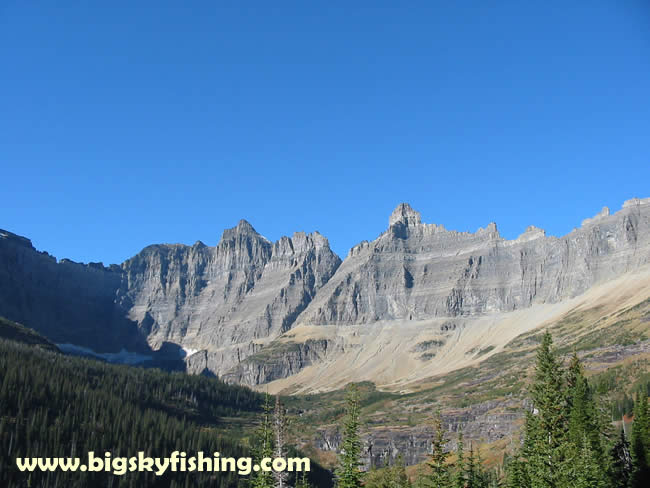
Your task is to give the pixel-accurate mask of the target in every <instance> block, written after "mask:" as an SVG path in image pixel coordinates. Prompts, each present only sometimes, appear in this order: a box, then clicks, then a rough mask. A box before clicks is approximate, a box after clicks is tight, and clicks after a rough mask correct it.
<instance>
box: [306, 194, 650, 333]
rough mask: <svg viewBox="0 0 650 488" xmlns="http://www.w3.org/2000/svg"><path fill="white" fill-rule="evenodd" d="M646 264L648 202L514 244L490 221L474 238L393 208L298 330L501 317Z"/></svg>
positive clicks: (649, 257) (649, 255)
mask: <svg viewBox="0 0 650 488" xmlns="http://www.w3.org/2000/svg"><path fill="white" fill-rule="evenodd" d="M647 263H650V200H649V199H644V200H640V199H634V200H631V201H628V202H626V203H625V205H624V206H623V209H622V210H620V211H619V212H617V213H616V214H614V215H609V211H608V210H607V209H604V210H603V211H602V212H601V213H600V214H599V215H597V216H596V217H594V218H593V219H587V220H586V221H585V222H584V223H583V226H582V227H581V228H580V229H576V230H574V231H573V232H571V233H570V234H568V235H566V236H564V237H562V238H557V237H547V236H546V235H545V232H544V231H543V230H542V229H538V228H536V227H534V226H531V227H529V228H528V229H526V231H525V232H524V234H522V235H521V236H520V237H519V238H517V239H515V240H506V239H504V238H502V237H501V236H500V235H499V232H498V231H497V228H496V225H495V224H490V225H488V226H487V227H486V228H484V229H479V230H478V231H477V232H476V233H469V232H456V231H449V230H446V229H445V228H444V227H442V226H439V225H435V224H424V223H422V222H421V219H420V214H419V213H418V212H416V211H414V210H413V209H412V208H411V207H410V206H409V205H407V204H401V205H400V206H398V207H397V208H396V209H395V211H394V212H393V214H392V215H391V216H390V218H389V227H388V230H386V231H385V232H384V233H383V234H382V235H381V236H379V238H377V239H376V240H375V241H373V242H363V243H361V244H359V245H357V246H355V247H354V248H352V249H351V251H350V253H349V255H348V257H347V258H346V260H345V261H344V262H343V264H342V265H341V266H340V268H339V269H338V271H337V272H336V274H335V275H334V276H333V277H332V279H331V280H330V281H329V282H328V283H327V284H326V285H325V286H324V287H323V289H322V290H321V291H320V292H319V293H318V296H317V297H316V299H315V300H313V301H312V302H311V303H310V305H309V307H308V308H307V309H306V310H305V311H304V312H303V313H302V314H301V315H300V317H298V320H297V323H299V324H313V325H323V324H338V325H345V324H364V323H372V322H377V321H390V320H418V319H419V320H422V319H427V318H434V317H458V316H472V315H480V314H488V313H492V312H505V311H512V310H517V309H521V308H524V307H528V306H530V305H532V304H534V303H555V302H558V301H561V300H564V299H567V298H571V297H574V296H576V295H579V294H581V293H583V292H584V291H586V290H587V289H588V288H589V287H591V286H593V285H594V284H596V283H600V282H603V281H606V280H609V279H612V278H615V277H617V276H620V275H622V274H624V273H626V272H628V271H633V270H635V269H636V268H638V267H640V266H643V265H645V264H647Z"/></svg>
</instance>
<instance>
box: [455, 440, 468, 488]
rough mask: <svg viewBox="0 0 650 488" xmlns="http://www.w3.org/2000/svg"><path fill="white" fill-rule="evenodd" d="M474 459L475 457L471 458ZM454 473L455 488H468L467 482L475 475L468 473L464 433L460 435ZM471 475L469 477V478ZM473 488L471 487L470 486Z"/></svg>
mask: <svg viewBox="0 0 650 488" xmlns="http://www.w3.org/2000/svg"><path fill="white" fill-rule="evenodd" d="M470 457H473V456H470ZM455 468H456V469H455V471H454V482H453V484H452V486H453V487H454V488H466V487H468V484H467V481H468V479H471V476H472V475H473V473H472V472H471V471H470V472H469V473H468V472H467V471H468V469H467V468H468V466H467V463H466V462H465V453H464V446H463V432H462V431H461V432H459V433H458V445H457V447H456V467H455ZM468 475H469V476H468ZM469 486H470V487H471V485H469Z"/></svg>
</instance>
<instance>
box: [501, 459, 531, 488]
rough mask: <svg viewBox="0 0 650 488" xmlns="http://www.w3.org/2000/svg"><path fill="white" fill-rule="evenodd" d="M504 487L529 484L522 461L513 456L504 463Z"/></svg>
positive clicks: (524, 486) (520, 487)
mask: <svg viewBox="0 0 650 488" xmlns="http://www.w3.org/2000/svg"><path fill="white" fill-rule="evenodd" d="M505 486H506V488H528V487H530V486H531V484H530V480H529V479H528V472H527V470H526V466H525V464H524V462H523V461H522V460H521V458H520V457H519V456H515V457H513V458H511V459H510V460H509V461H508V464H507V465H506V483H505Z"/></svg>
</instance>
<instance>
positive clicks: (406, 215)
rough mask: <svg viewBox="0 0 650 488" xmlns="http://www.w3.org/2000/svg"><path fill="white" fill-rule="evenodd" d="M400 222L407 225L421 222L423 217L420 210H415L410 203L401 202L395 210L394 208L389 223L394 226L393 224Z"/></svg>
mask: <svg viewBox="0 0 650 488" xmlns="http://www.w3.org/2000/svg"><path fill="white" fill-rule="evenodd" d="M400 223H401V224H403V225H407V226H410V225H419V224H421V223H422V218H421V216H420V212H417V211H416V210H413V208H411V206H410V205H409V204H408V203H400V204H399V205H398V206H397V207H396V208H395V210H393V213H392V214H390V218H389V219H388V225H389V226H390V227H392V226H393V225H395V224H400Z"/></svg>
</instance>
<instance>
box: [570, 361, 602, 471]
mask: <svg viewBox="0 0 650 488" xmlns="http://www.w3.org/2000/svg"><path fill="white" fill-rule="evenodd" d="M567 407H568V409H569V420H568V441H569V443H570V444H569V445H568V446H567V449H568V451H569V453H568V455H569V456H572V457H574V458H581V457H582V456H583V455H584V452H583V451H584V446H583V441H584V438H585V437H586V438H587V440H588V442H589V443H590V449H591V451H590V452H592V453H593V456H594V460H595V462H596V463H597V464H598V465H599V466H600V468H601V470H602V471H605V465H604V451H603V440H604V438H603V436H602V435H601V425H600V419H599V415H598V411H597V409H596V404H595V402H594V399H593V394H592V391H591V388H590V386H589V383H588V381H587V378H585V376H584V371H583V368H582V364H581V362H580V360H579V359H578V356H577V354H576V353H575V352H574V353H573V356H572V358H571V363H570V365H569V369H568V371H567Z"/></svg>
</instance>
